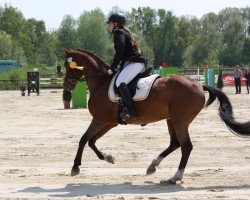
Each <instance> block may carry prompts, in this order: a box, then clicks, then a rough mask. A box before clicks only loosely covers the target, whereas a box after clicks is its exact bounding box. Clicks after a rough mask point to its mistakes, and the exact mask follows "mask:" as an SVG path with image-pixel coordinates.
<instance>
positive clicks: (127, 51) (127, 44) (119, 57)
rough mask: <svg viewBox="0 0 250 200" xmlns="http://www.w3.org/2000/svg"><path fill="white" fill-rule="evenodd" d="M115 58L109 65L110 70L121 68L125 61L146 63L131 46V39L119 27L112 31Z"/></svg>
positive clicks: (142, 56)
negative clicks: (119, 66)
mask: <svg viewBox="0 0 250 200" xmlns="http://www.w3.org/2000/svg"><path fill="white" fill-rule="evenodd" d="M114 47H115V57H114V59H113V62H112V64H111V70H115V69H117V67H118V65H119V64H120V65H121V66H123V65H124V64H125V62H126V61H129V62H137V63H146V57H145V56H144V55H143V54H142V53H138V52H136V50H135V49H134V47H133V46H132V38H131V37H130V35H129V33H128V32H127V31H126V30H124V28H122V27H120V28H118V29H116V30H115V31H114Z"/></svg>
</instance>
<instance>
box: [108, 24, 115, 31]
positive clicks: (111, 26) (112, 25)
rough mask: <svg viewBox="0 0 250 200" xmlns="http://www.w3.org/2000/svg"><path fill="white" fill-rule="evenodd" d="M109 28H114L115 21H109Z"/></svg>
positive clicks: (110, 29)
mask: <svg viewBox="0 0 250 200" xmlns="http://www.w3.org/2000/svg"><path fill="white" fill-rule="evenodd" d="M108 29H109V31H110V32H112V31H113V29H114V22H109V23H108Z"/></svg>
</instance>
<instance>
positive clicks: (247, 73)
mask: <svg viewBox="0 0 250 200" xmlns="http://www.w3.org/2000/svg"><path fill="white" fill-rule="evenodd" d="M244 75H245V78H246V87H247V94H249V89H250V71H249V68H248V67H246V68H245V74H244Z"/></svg>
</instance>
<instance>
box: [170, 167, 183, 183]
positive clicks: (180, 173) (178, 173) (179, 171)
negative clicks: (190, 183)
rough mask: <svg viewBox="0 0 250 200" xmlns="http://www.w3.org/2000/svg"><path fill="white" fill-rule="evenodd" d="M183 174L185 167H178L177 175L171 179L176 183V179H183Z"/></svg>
mask: <svg viewBox="0 0 250 200" xmlns="http://www.w3.org/2000/svg"><path fill="white" fill-rule="evenodd" d="M183 174H184V169H178V170H177V172H176V173H175V175H174V176H173V177H172V178H171V179H170V180H171V181H173V182H174V183H175V182H176V181H181V179H182V177H183Z"/></svg>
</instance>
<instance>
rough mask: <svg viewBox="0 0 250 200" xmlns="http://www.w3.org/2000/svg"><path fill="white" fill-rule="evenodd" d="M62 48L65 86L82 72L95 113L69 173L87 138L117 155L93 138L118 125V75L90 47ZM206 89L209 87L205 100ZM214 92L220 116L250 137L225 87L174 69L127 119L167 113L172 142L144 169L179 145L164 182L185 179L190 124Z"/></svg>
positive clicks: (70, 86)
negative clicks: (111, 92)
mask: <svg viewBox="0 0 250 200" xmlns="http://www.w3.org/2000/svg"><path fill="white" fill-rule="evenodd" d="M64 52H65V56H66V58H67V59H66V61H65V64H64V65H65V68H66V75H65V77H64V88H65V89H68V90H74V88H75V86H76V84H77V82H78V80H79V79H81V78H82V77H84V79H85V80H86V84H87V87H88V90H89V99H88V109H89V112H90V114H91V115H92V117H93V118H92V121H91V123H90V125H89V127H88V128H87V130H86V132H85V133H84V134H83V135H82V137H81V139H80V142H79V146H78V150H77V153H76V156H75V159H74V164H73V167H72V170H71V176H75V175H77V174H78V173H79V172H80V165H81V160H82V153H83V149H84V147H85V145H86V144H87V143H88V145H89V147H90V148H91V149H92V150H93V151H94V152H95V154H96V155H97V156H98V158H99V159H100V160H105V161H107V162H109V163H113V164H114V157H113V156H112V155H107V154H105V153H103V152H101V151H100V150H99V149H98V148H97V147H96V145H95V143H96V141H97V140H98V139H99V138H101V137H102V136H104V135H105V134H106V133H107V132H108V131H109V130H111V129H112V128H114V127H116V126H117V125H118V122H117V112H118V103H115V102H112V101H111V100H110V99H109V97H108V89H109V86H110V83H111V80H112V78H113V76H114V75H110V73H109V66H108V65H107V64H106V63H105V62H104V61H102V60H101V59H100V58H99V57H98V56H97V55H96V54H94V53H93V52H90V51H87V50H81V49H76V50H68V49H65V50H64ZM204 91H207V92H208V93H209V98H208V100H207V102H206V99H205V94H204ZM216 98H217V99H218V100H219V102H220V105H219V115H220V118H221V119H222V121H223V122H224V123H225V124H226V125H227V127H228V128H229V130H230V131H232V132H233V133H235V134H237V135H238V136H242V137H249V136H250V121H248V122H244V123H239V122H237V121H235V119H234V116H233V109H232V106H231V103H230V101H229V99H228V97H227V96H226V95H225V94H224V93H223V92H221V91H220V90H217V89H214V88H212V87H208V86H205V85H202V84H201V83H199V82H197V81H195V80H192V79H190V78H188V77H185V76H181V75H173V76H169V77H159V78H157V79H156V80H155V81H154V83H153V85H152V88H151V90H150V92H149V95H148V97H147V98H146V99H144V100H142V101H135V102H134V107H135V109H136V111H137V114H138V117H137V118H136V119H129V120H127V121H126V123H127V124H133V125H142V124H149V123H153V122H156V121H159V120H164V119H165V120H166V121H167V126H168V131H169V135H170V144H169V146H168V147H167V148H166V149H165V150H163V151H162V152H161V153H160V154H159V155H158V157H156V158H155V159H153V160H152V162H151V163H150V165H149V167H148V169H147V171H146V174H147V175H150V174H153V173H155V172H156V166H159V164H160V163H161V161H162V160H163V159H164V158H165V157H167V156H168V155H169V154H170V153H172V152H173V151H175V150H176V149H178V148H179V147H180V148H181V154H182V156H181V160H180V163H179V166H178V169H177V171H176V173H175V174H174V175H173V176H172V177H171V178H170V179H167V180H163V181H161V183H163V184H175V183H176V182H177V181H181V180H182V178H183V175H184V170H185V167H186V164H187V162H188V158H189V155H190V153H191V151H192V148H193V145H192V142H191V139H190V137H189V130H188V128H189V125H190V123H191V122H192V121H193V120H194V119H195V117H196V116H197V115H198V114H199V112H200V111H201V110H202V109H203V108H204V107H208V106H209V105H210V104H212V103H213V102H214V101H215V99H216ZM100 102H101V103H100ZM145 108H146V109H145Z"/></svg>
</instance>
